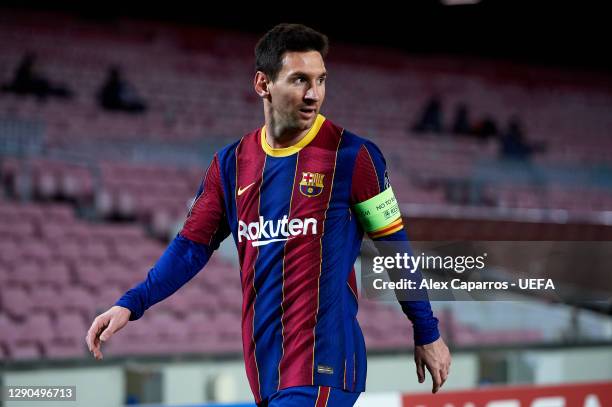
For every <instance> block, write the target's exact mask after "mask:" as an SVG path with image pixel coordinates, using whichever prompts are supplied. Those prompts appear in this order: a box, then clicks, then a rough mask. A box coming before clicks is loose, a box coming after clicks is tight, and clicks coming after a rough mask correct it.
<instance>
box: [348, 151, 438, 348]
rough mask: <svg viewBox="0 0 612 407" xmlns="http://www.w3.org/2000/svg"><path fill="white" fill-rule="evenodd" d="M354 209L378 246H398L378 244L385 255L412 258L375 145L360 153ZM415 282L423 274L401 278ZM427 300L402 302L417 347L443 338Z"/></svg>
mask: <svg viewBox="0 0 612 407" xmlns="http://www.w3.org/2000/svg"><path fill="white" fill-rule="evenodd" d="M351 205H352V206H353V209H354V211H355V213H356V216H357V218H358V219H359V222H360V224H361V227H362V228H363V230H364V231H365V232H366V233H367V234H368V236H370V238H371V239H372V240H374V242H375V243H377V242H395V244H393V248H394V249H393V251H392V252H391V253H387V252H388V251H389V250H390V247H389V246H383V245H382V244H377V248H378V249H379V250H380V252H381V253H383V254H387V255H394V254H395V252H394V251H395V250H400V251H402V252H405V253H408V254H409V255H412V250H411V248H410V244H409V241H408V236H407V234H406V231H405V230H404V225H403V223H402V217H401V213H400V210H399V204H398V202H397V200H396V199H395V196H394V195H393V189H392V188H391V183H390V181H389V174H388V173H387V165H386V162H385V158H384V157H383V154H382V153H381V151H380V150H379V149H378V147H377V146H376V145H375V144H374V143H372V142H366V143H365V144H363V145H362V146H361V148H360V150H359V152H358V153H357V158H356V161H355V167H354V170H353V177H352V185H351ZM396 277H398V278H401V277H409V278H410V279H412V280H415V279H416V280H420V279H422V275H421V273H420V271H419V272H417V273H415V274H414V275H406V276H402V275H397V276H396ZM420 298H424V299H425V300H419V301H413V300H410V301H407V300H400V299H399V298H398V300H399V303H400V305H401V307H402V311H403V312H404V314H405V315H406V316H407V317H408V319H410V321H411V322H412V324H413V332H414V343H415V345H425V344H428V343H431V342H433V341H435V340H436V339H438V338H439V337H440V332H439V331H438V319H437V318H436V317H435V316H434V315H433V312H432V310H431V305H430V303H429V300H428V299H427V293H423V294H421V296H420Z"/></svg>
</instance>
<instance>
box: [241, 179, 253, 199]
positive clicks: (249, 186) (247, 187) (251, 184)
mask: <svg viewBox="0 0 612 407" xmlns="http://www.w3.org/2000/svg"><path fill="white" fill-rule="evenodd" d="M253 185H255V183H254V182H251V183H250V184H249V185H247V186H246V187H244V188H238V196H240V195H242V194H244V191H246V190H247V189H249V188H251V187H252V186H253Z"/></svg>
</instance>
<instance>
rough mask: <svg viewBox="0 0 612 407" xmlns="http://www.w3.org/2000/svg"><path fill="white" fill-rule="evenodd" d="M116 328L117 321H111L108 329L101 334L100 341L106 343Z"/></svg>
mask: <svg viewBox="0 0 612 407" xmlns="http://www.w3.org/2000/svg"><path fill="white" fill-rule="evenodd" d="M116 326H117V323H116V322H115V319H111V320H110V322H109V323H108V326H107V327H106V329H104V330H103V331H102V333H101V334H100V340H101V341H102V342H106V341H107V340H108V339H109V338H110V337H111V336H112V335H113V334H114V333H115V329H116Z"/></svg>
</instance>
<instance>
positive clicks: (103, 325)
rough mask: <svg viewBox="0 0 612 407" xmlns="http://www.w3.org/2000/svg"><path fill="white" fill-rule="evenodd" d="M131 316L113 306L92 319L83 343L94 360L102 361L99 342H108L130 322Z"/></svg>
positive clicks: (127, 312) (122, 308) (127, 310)
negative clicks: (85, 343)
mask: <svg viewBox="0 0 612 407" xmlns="http://www.w3.org/2000/svg"><path fill="white" fill-rule="evenodd" d="M131 314H132V311H130V310H129V309H127V308H125V307H120V306H118V305H115V306H113V307H111V308H110V309H109V310H108V311H106V312H105V313H103V314H100V315H98V316H97V317H96V319H94V321H93V323H92V324H91V327H90V328H89V331H87V336H85V341H86V342H87V347H88V348H89V351H90V352H91V353H93V355H94V357H95V358H96V359H98V360H102V358H103V356H102V351H101V350H100V345H101V342H106V341H108V340H109V338H110V337H111V336H112V335H113V334H114V333H115V332H117V331H118V330H120V329H121V328H123V327H124V326H125V324H127V323H128V321H129V320H130V315H131Z"/></svg>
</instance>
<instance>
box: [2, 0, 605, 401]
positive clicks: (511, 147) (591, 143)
mask: <svg viewBox="0 0 612 407" xmlns="http://www.w3.org/2000/svg"><path fill="white" fill-rule="evenodd" d="M47 3H48V2H35V1H25V2H13V3H11V2H8V3H7V2H4V3H3V5H2V6H0V87H1V89H0V364H1V365H0V369H1V370H0V384H1V385H76V386H77V402H76V403H75V402H72V403H71V404H70V405H74V406H76V405H78V406H105V407H115V406H124V405H128V404H129V405H132V404H139V403H140V404H148V405H159V406H178V405H182V406H183V405H209V403H224V404H223V405H243V404H240V403H244V405H251V404H249V403H252V395H251V393H250V390H249V388H248V385H247V381H246V376H245V373H244V366H243V360H242V347H241V339H240V338H241V334H240V308H241V291H240V283H239V277H238V273H239V271H238V265H237V260H236V257H235V255H234V251H235V249H234V247H233V243H231V242H229V243H228V242H226V243H228V244H224V245H223V246H222V247H221V249H220V250H219V252H218V253H217V254H216V255H215V256H214V257H213V258H212V259H211V261H210V262H209V263H208V265H207V266H206V268H205V270H204V271H203V272H201V273H200V274H199V275H198V276H196V277H195V278H194V279H193V280H192V281H190V282H189V283H188V284H187V285H186V286H185V287H183V288H182V289H181V291H179V293H177V294H176V295H174V296H172V297H171V298H170V299H168V300H166V301H165V302H163V303H160V304H158V305H156V306H155V307H154V308H153V309H152V311H150V312H148V313H147V314H146V315H145V316H144V317H143V318H142V319H141V320H139V321H138V322H136V323H130V324H129V325H128V327H127V328H126V329H124V330H123V331H121V332H120V333H119V334H117V335H116V336H114V337H113V339H112V340H111V341H110V342H109V343H108V344H107V345H106V347H105V348H104V352H105V353H104V354H105V359H104V361H102V362H94V360H93V359H92V358H91V357H90V355H89V354H88V353H87V349H86V346H85V342H84V336H85V333H86V331H87V328H88V327H89V324H90V323H91V321H92V319H93V318H94V317H95V315H97V314H98V313H100V312H103V311H105V310H106V309H107V308H108V307H109V306H111V305H112V304H113V303H114V302H115V301H116V300H117V299H118V298H119V297H120V296H121V294H122V293H123V292H124V291H126V290H127V289H128V288H130V287H131V286H133V285H134V284H136V283H137V282H139V281H141V280H142V279H143V278H144V277H145V275H146V273H147V271H148V270H149V268H150V267H151V266H152V265H153V264H154V262H155V261H156V260H157V258H158V257H159V256H160V255H161V253H162V252H163V250H164V248H165V246H166V244H167V243H168V241H169V239H171V238H172V237H173V236H174V235H175V234H176V233H177V231H178V230H179V229H180V227H181V225H182V222H183V219H184V217H185V214H186V213H187V210H188V207H189V205H190V203H191V200H192V198H193V196H194V194H195V192H196V191H197V188H198V186H199V183H200V182H201V179H202V176H203V171H204V170H205V168H206V167H207V165H208V163H209V161H210V159H211V158H212V155H213V154H214V152H215V151H216V150H217V149H219V148H220V147H222V146H224V145H225V144H227V143H229V142H232V141H234V140H236V139H238V138H240V137H241V136H242V135H244V134H246V133H248V132H250V131H251V130H253V129H255V128H257V127H259V126H261V125H262V124H263V114H262V107H261V102H260V101H259V99H258V98H257V97H256V94H255V93H254V91H253V89H252V78H253V75H254V70H253V65H254V63H253V59H254V58H253V48H254V45H255V43H256V41H257V39H258V38H259V36H261V35H262V34H263V33H264V32H265V31H267V30H268V29H269V28H271V27H273V26H274V25H275V24H277V23H279V22H300V23H304V24H307V25H311V26H312V27H313V28H316V29H318V30H320V31H322V32H324V33H325V34H327V35H328V36H329V38H330V41H331V50H330V54H329V57H328V59H327V68H328V70H329V80H328V83H327V96H326V102H325V104H324V106H323V110H322V113H323V114H325V115H326V116H327V117H328V118H330V119H331V120H333V121H334V122H335V123H337V124H338V125H340V126H342V127H346V128H347V129H349V130H351V131H353V132H356V133H357V134H360V135H363V136H365V137H368V138H371V139H372V140H373V141H375V142H376V143H377V144H378V145H379V146H380V148H381V149H382V151H383V153H384V154H385V156H386V158H387V163H388V166H389V173H390V177H391V181H392V183H393V185H394V190H395V192H396V195H397V197H398V199H399V201H400V202H401V209H402V212H403V216H404V217H405V224H406V225H407V231H408V234H409V236H410V237H411V239H413V240H417V241H443V240H445V241H448V240H483V241H485V240H486V241H531V240H538V241H564V242H566V244H569V245H571V242H575V241H581V242H585V241H600V242H602V241H609V240H612V72H611V69H612V63H610V61H609V60H608V57H609V55H608V54H609V51H608V48H609V44H608V42H609V39H610V32H609V31H610V30H609V24H608V25H606V24H605V22H604V21H603V19H604V16H605V13H602V12H601V10H598V9H596V8H594V6H592V5H589V4H585V3H580V4H578V3H568V4H567V5H565V6H564V5H560V4H554V5H550V4H547V5H543V4H541V5H539V6H535V5H533V4H524V3H522V2H511V3H510V2H500V1H497V2H496V1H486V0H484V1H480V2H479V1H477V0H470V1H467V0H463V1H462V0H444V1H442V2H438V1H414V2H411V3H410V5H405V6H402V7H401V8H400V7H399V6H397V7H395V8H393V7H383V6H382V5H379V7H377V8H376V9H368V8H360V9H358V10H353V9H344V10H336V11H332V10H328V9H326V6H324V5H321V4H319V5H306V4H304V5H302V6H299V7H300V9H296V10H295V11H294V10H289V9H288V8H287V6H283V5H280V6H276V5H274V4H273V3H266V4H265V5H260V6H261V7H264V8H263V9H262V10H258V9H257V8H256V7H252V10H251V9H249V10H248V11H249V12H248V13H247V12H243V13H238V10H234V12H231V10H224V11H216V10H212V9H209V10H207V11H206V10H198V9H196V8H194V7H193V6H189V5H187V4H181V3H180V2H178V3H177V2H172V4H164V5H159V6H158V5H155V4H147V6H146V7H140V6H136V5H126V4H122V5H120V6H113V5H110V4H108V3H107V2H96V3H94V4H87V5H82V4H81V2H66V1H59V2H54V4H53V5H50V4H47ZM359 7H361V6H359ZM230 240H231V239H230ZM607 254H608V256H602V259H603V260H602V261H604V262H606V259H609V257H610V256H609V254H610V253H607ZM608 261H609V260H608ZM604 266H612V264H609V263H608V264H605V263H604ZM588 272H589V270H586V269H584V268H581V267H580V262H574V264H573V265H572V267H568V273H579V274H582V275H584V276H585V277H584V278H585V279H588V278H589V277H588ZM603 280H604V281H601V282H602V283H608V284H609V282H610V280H612V279H610V277H607V281H605V280H606V277H605V276H604V277H603ZM432 306H433V308H434V310H435V312H436V315H437V316H438V317H439V319H440V324H441V325H440V326H441V330H442V333H443V336H444V337H445V339H446V340H447V343H448V344H449V345H450V347H451V349H452V350H453V358H454V359H453V367H452V374H451V377H450V379H449V381H448V382H447V383H446V385H445V387H444V390H443V393H447V394H446V395H444V394H443V395H440V396H433V397H432V396H428V395H426V393H427V392H428V391H429V390H430V389H431V382H430V381H428V382H427V384H424V385H419V384H418V382H417V380H416V374H415V368H414V363H413V361H412V352H411V349H412V335H411V329H410V326H409V323H408V322H407V321H406V320H405V318H404V317H403V316H402V315H401V314H400V313H399V311H398V309H397V308H396V307H394V306H392V304H385V303H380V302H373V301H368V300H366V299H364V298H361V300H360V312H359V320H360V322H361V324H362V328H363V331H364V335H365V338H366V343H367V346H368V361H369V364H368V370H369V372H368V382H367V393H366V394H365V395H363V396H362V397H361V398H360V401H359V403H360V405H362V406H367V405H373V406H401V405H403V406H412V405H422V406H428V407H431V406H448V405H449V404H445V403H448V402H455V403H458V402H461V403H463V404H461V405H462V406H463V405H472V406H485V405H487V403H493V402H495V400H506V401H507V400H511V401H510V402H513V401H512V400H515V401H516V402H515V404H504V406H535V405H538V406H544V405H546V406H580V407H582V406H589V407H595V406H610V405H612V309H611V307H610V302H597V303H593V302H591V303H588V304H581V303H563V302H559V301H551V300H550V299H548V298H540V297H538V296H530V297H524V296H521V297H518V296H516V297H513V298H512V300H511V301H488V302H476V301H470V302H434V303H433V304H432ZM421 395H422V396H421ZM445 397H446V398H445ZM538 400H539V401H538ZM542 400H544V401H543V402H542ZM546 400H548V401H546ZM551 400H552V401H551ZM510 402H509V403H510ZM538 402H541V403H546V402H548V403H549V404H537V403H538ZM469 403H472V404H469ZM555 403H556V404H555ZM562 403H564V404H562ZM5 405H11V404H10V403H5ZM16 405H23V404H16ZM32 405H35V404H32ZM49 405H55V403H50V404H49ZM57 405H62V404H57ZM489 405H493V404H489Z"/></svg>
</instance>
